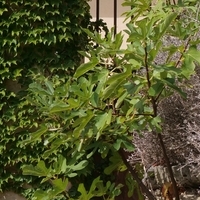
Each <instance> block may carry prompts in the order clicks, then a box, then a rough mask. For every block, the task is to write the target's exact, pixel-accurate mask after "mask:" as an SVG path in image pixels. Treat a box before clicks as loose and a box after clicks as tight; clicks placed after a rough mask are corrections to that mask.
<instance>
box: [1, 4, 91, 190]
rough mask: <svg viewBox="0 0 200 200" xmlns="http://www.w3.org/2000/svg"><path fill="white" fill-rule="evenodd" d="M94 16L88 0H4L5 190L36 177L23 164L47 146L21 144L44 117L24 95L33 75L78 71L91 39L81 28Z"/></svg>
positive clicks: (3, 135)
mask: <svg viewBox="0 0 200 200" xmlns="http://www.w3.org/2000/svg"><path fill="white" fill-rule="evenodd" d="M89 21H90V14H89V6H88V3H87V0H48V1H45V0H26V1H25V0H10V1H7V0H2V1H1V2H0V130H1V134H0V141H1V143H0V154H1V159H0V176H1V179H0V189H2V190H4V189H5V188H6V189H9V188H12V189H14V190H15V189H16V188H18V189H19V188H20V187H21V188H23V185H24V183H25V182H26V183H28V182H31V181H33V179H34V178H33V177H27V176H26V180H25V177H24V176H23V175H22V172H21V165H22V164H24V163H32V162H34V161H35V160H37V159H38V156H39V152H40V153H42V151H43V148H44V147H43V146H42V145H41V144H40V145H36V146H31V145H29V146H26V147H25V146H24V145H23V143H20V141H22V139H26V138H27V137H28V135H29V133H30V129H32V130H33V129H35V128H37V127H38V126H39V124H40V122H41V120H42V118H41V116H38V114H37V112H36V111H35V109H34V107H32V106H30V105H29V104H28V102H27V101H26V99H25V98H24V97H25V95H26V88H28V85H29V83H31V79H32V78H30V74H33V73H34V74H43V75H45V76H48V77H50V76H52V75H53V74H56V75H58V76H60V78H61V79H62V80H63V82H64V81H65V79H66V78H67V77H68V76H69V75H70V74H73V72H74V69H75V68H76V67H77V66H78V64H79V63H80V61H81V56H80V55H79V53H78V51H79V50H84V48H85V47H86V45H87V42H88V39H87V36H86V34H85V33H83V32H82V29H81V27H83V28H87V27H88V25H89ZM31 77H33V76H31ZM36 182H37V180H36Z"/></svg>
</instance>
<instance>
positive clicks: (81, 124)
mask: <svg viewBox="0 0 200 200" xmlns="http://www.w3.org/2000/svg"><path fill="white" fill-rule="evenodd" d="M93 116H94V113H93V112H92V111H91V110H88V111H87V115H86V116H84V117H80V118H78V119H76V120H75V122H74V123H73V125H72V126H73V127H76V128H75V129H74V131H73V134H74V137H75V138H78V137H79V136H80V134H81V133H82V131H83V130H84V128H85V127H86V125H87V124H88V123H89V121H90V120H91V119H92V118H93Z"/></svg>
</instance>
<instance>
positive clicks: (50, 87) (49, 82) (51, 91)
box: [45, 80, 54, 95]
mask: <svg viewBox="0 0 200 200" xmlns="http://www.w3.org/2000/svg"><path fill="white" fill-rule="evenodd" d="M45 85H46V86H47V88H48V91H49V92H50V94H52V95H53V94H54V88H53V83H52V82H51V81H48V80H46V81H45Z"/></svg>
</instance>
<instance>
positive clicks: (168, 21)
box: [156, 12, 178, 43]
mask: <svg viewBox="0 0 200 200" xmlns="http://www.w3.org/2000/svg"><path fill="white" fill-rule="evenodd" d="M177 15H178V13H176V12H172V13H171V14H169V15H167V18H166V19H165V21H164V22H163V23H162V24H161V28H160V29H161V31H160V33H159V35H158V37H156V40H157V43H158V42H160V38H161V37H162V36H163V35H164V34H165V33H166V31H167V29H168V28H169V27H170V25H171V23H172V22H173V20H174V19H176V17H177Z"/></svg>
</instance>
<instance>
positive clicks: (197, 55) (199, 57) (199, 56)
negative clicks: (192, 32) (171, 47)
mask: <svg viewBox="0 0 200 200" xmlns="http://www.w3.org/2000/svg"><path fill="white" fill-rule="evenodd" d="M186 54H187V55H188V56H189V57H191V59H193V60H195V61H197V62H198V63H199V64H200V51H198V50H197V49H195V48H193V47H191V48H190V49H189V50H188V52H187V53H186Z"/></svg>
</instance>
